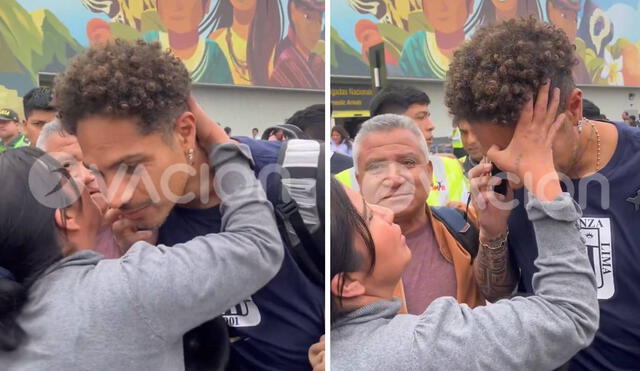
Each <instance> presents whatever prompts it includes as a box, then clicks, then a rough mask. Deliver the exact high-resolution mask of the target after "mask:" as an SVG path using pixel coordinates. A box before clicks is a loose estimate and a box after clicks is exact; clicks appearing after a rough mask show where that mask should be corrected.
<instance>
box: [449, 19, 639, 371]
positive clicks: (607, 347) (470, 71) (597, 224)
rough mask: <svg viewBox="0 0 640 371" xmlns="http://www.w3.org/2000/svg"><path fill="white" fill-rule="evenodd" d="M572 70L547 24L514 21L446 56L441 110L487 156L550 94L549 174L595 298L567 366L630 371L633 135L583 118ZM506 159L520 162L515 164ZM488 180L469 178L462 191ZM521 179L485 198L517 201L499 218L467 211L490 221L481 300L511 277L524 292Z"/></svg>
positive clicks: (533, 252)
mask: <svg viewBox="0 0 640 371" xmlns="http://www.w3.org/2000/svg"><path fill="white" fill-rule="evenodd" d="M576 63H577V61H576V56H575V51H574V47H573V44H572V43H571V41H570V40H569V38H568V37H567V35H566V34H565V33H564V32H563V31H562V30H561V29H560V28H558V27H557V26H554V25H551V24H546V23H541V22H538V21H536V20H534V19H531V18H529V19H527V18H522V19H518V20H510V21H507V22H504V23H501V24H498V25H495V26H490V27H487V28H483V29H480V30H479V31H478V32H477V33H476V34H475V35H474V36H473V37H472V38H471V40H470V41H468V42H467V43H466V44H464V46H463V47H461V48H460V49H459V50H458V51H457V52H456V54H455V57H454V59H453V62H452V64H451V66H450V69H449V72H448V75H447V88H446V104H447V106H448V108H449V110H450V112H451V113H452V114H453V115H454V116H456V117H459V118H460V119H462V120H466V121H467V122H469V124H470V125H471V126H472V130H473V132H474V134H475V135H476V137H477V139H478V141H479V142H480V144H481V146H482V147H483V149H484V151H485V152H486V154H487V157H488V158H489V159H491V158H496V156H499V154H500V153H501V151H502V150H504V149H505V148H508V147H509V146H510V141H511V138H512V137H513V135H514V132H518V130H521V129H519V128H520V127H521V126H520V125H519V123H520V122H524V121H526V120H527V119H528V118H530V116H531V114H532V111H533V109H532V107H533V106H532V103H531V102H532V101H533V100H538V99H545V101H546V100H547V99H548V100H549V101H552V99H551V98H552V97H553V96H555V95H556V94H557V95H558V96H559V109H558V113H559V114H562V115H564V116H563V117H564V119H563V121H562V122H561V124H560V126H559V127H558V132H557V135H556V138H555V140H554V142H553V159H554V164H555V170H556V171H557V172H558V173H559V174H560V176H561V179H563V188H564V189H565V190H566V191H568V192H569V193H571V195H572V196H573V197H574V199H576V201H578V202H579V203H580V206H581V207H582V208H583V217H582V218H581V220H580V222H579V228H580V230H581V233H582V236H583V237H584V239H585V242H586V245H587V253H588V255H589V258H590V260H591V262H592V264H593V267H594V271H595V276H596V281H597V286H598V299H600V329H599V331H598V333H597V334H596V337H595V340H594V341H593V343H592V345H591V346H590V347H588V348H586V349H585V350H583V351H581V352H580V353H578V354H577V355H576V356H575V357H574V358H573V359H572V360H571V363H570V366H571V369H575V370H583V369H590V370H591V369H599V370H604V369H608V370H612V369H617V370H620V369H633V368H636V367H637V365H639V364H640V352H638V349H640V317H638V316H637V310H638V307H639V306H640V287H639V286H638V285H637V282H640V268H638V265H637V260H638V256H640V234H639V233H637V230H636V229H637V226H638V225H640V172H638V171H637V164H638V163H640V132H637V131H634V129H630V128H628V127H626V126H625V125H621V124H614V123H610V122H602V121H596V120H588V119H586V118H584V117H583V114H582V109H583V107H582V106H583V102H582V92H581V91H580V89H577V88H576V86H575V84H574V80H573V77H572V68H573V67H574V66H575V65H576ZM545 84H550V85H551V88H554V89H547V91H549V92H550V93H549V97H547V96H544V97H543V96H537V92H538V91H539V89H540V87H541V86H544V85H545ZM551 92H553V93H551ZM547 119H548V120H554V119H555V117H548V118H547ZM511 161H512V162H513V163H512V164H513V165H514V166H515V167H516V168H517V167H518V166H519V165H520V159H519V158H513V159H511ZM495 181H497V179H496V178H492V179H491V182H489V177H484V179H481V180H480V181H479V180H476V181H472V189H474V192H472V193H473V194H474V195H475V194H477V191H478V190H481V189H482V188H486V187H488V186H489V185H488V184H489V183H491V184H494V183H493V182H495ZM523 182H524V183H526V182H527V179H526V178H525V179H521V180H518V179H511V180H510V182H509V187H508V188H510V189H508V190H507V195H506V197H502V196H501V195H498V194H496V193H493V194H495V195H496V199H498V200H502V201H508V200H511V199H512V198H515V199H516V200H517V201H519V202H518V203H516V204H517V206H516V207H515V209H514V210H512V211H509V210H507V211H505V210H504V208H502V209H501V207H500V206H499V205H497V204H496V203H495V202H489V203H486V204H485V205H484V206H483V207H478V206H477V210H478V214H479V217H480V218H481V219H482V218H486V219H488V220H490V221H491V222H488V223H486V224H485V225H484V227H483V228H482V229H481V231H480V239H481V247H480V251H479V253H478V256H477V258H476V260H475V263H474V266H475V267H474V269H475V273H476V279H477V281H478V284H479V286H480V287H481V289H482V291H483V293H484V294H485V295H486V297H487V298H490V299H491V300H498V299H500V298H502V297H506V296H509V295H511V294H512V292H513V291H514V289H515V287H516V284H517V282H518V277H520V290H521V291H526V292H529V293H531V292H532V290H533V285H532V276H533V274H534V272H536V271H537V268H536V266H535V265H534V261H535V260H536V258H537V256H538V250H537V247H536V244H535V236H534V232H533V229H532V224H531V222H530V221H529V220H528V218H527V214H526V210H525V208H524V206H523V205H524V204H525V203H524V202H523V200H524V198H525V195H524V191H523V190H522V189H521V187H522V184H523ZM519 187H520V188H519ZM475 201H477V200H475ZM558 259H562V257H558ZM518 272H519V273H518ZM553 346H562V344H555V345H553Z"/></svg>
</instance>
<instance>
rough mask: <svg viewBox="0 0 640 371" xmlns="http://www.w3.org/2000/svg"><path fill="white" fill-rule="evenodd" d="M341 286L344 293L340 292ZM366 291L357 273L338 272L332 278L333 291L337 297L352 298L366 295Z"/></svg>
mask: <svg viewBox="0 0 640 371" xmlns="http://www.w3.org/2000/svg"><path fill="white" fill-rule="evenodd" d="M340 286H342V293H340ZM365 291H366V290H365V288H364V285H363V284H362V282H360V281H359V280H358V279H357V277H356V275H355V274H352V273H338V274H336V275H335V276H333V278H331V293H332V294H333V295H335V296H337V297H343V298H345V299H351V298H355V297H358V296H361V295H364V293H365Z"/></svg>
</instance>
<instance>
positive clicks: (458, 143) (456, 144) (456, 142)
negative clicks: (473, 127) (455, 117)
mask: <svg viewBox="0 0 640 371" xmlns="http://www.w3.org/2000/svg"><path fill="white" fill-rule="evenodd" d="M451 147H453V148H464V146H463V145H462V138H461V137H460V129H459V128H455V129H453V134H451Z"/></svg>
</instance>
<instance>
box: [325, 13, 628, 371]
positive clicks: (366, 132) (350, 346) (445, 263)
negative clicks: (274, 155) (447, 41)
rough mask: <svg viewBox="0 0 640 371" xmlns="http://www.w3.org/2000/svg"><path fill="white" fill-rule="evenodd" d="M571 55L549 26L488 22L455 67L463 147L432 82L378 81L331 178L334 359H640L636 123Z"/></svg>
mask: <svg viewBox="0 0 640 371" xmlns="http://www.w3.org/2000/svg"><path fill="white" fill-rule="evenodd" d="M514 40H517V42H514ZM576 63H577V62H576V57H575V49H574V47H573V45H572V43H571V42H570V40H569V39H568V38H567V36H566V34H565V33H564V32H563V31H562V30H561V29H559V28H557V27H555V26H553V25H550V24H547V23H541V22H539V21H536V20H534V19H532V18H529V19H527V18H521V19H517V20H509V21H506V22H503V23H499V24H496V25H492V26H488V27H484V28H482V29H479V30H478V31H477V32H476V33H475V34H474V35H473V36H472V37H471V38H470V40H469V41H467V42H466V43H465V44H464V45H463V46H461V47H460V48H458V50H457V51H456V52H455V54H454V56H453V60H452V63H451V65H450V66H449V70H448V72H447V77H446V81H445V90H446V94H445V105H446V107H447V109H448V111H449V113H450V114H451V116H452V117H453V124H454V126H455V127H456V132H455V134H454V135H453V137H454V139H456V140H457V139H459V141H460V145H454V146H453V147H455V148H454V155H453V156H451V155H443V154H433V153H431V151H430V145H431V138H432V137H433V128H434V124H433V123H432V122H431V121H430V119H429V116H430V115H429V112H430V110H429V108H430V101H429V98H428V97H427V95H426V94H425V93H424V92H421V91H419V90H418V89H415V88H413V87H409V86H399V85H396V86H390V87H386V88H383V89H382V90H380V91H379V92H378V93H376V95H375V96H374V97H373V99H372V101H371V105H370V109H369V110H370V112H371V115H372V117H371V118H370V119H369V120H368V121H366V122H364V123H363V124H362V126H361V128H360V130H359V131H358V132H357V134H356V135H355V138H354V140H353V144H352V147H353V149H352V156H353V164H354V166H353V167H352V168H350V169H347V170H345V171H343V172H341V173H338V174H337V175H336V176H335V178H334V179H332V180H331V246H330V248H331V252H330V254H331V267H330V280H331V281H330V287H331V303H330V304H331V366H332V369H333V370H354V369H357V370H360V369H367V370H389V369H398V370H409V369H412V370H413V369H455V370H476V369H499V370H503V369H504V370H514V369H523V370H529V369H531V370H555V369H561V370H632V369H636V368H637V367H638V365H640V322H639V320H638V317H637V316H636V315H635V314H634V313H635V311H636V308H637V306H638V305H639V304H640V291H638V289H637V287H636V285H635V284H634V282H636V281H637V280H638V279H640V269H638V267H637V264H635V262H637V260H638V258H640V235H638V234H637V233H635V232H634V230H633V228H634V226H636V225H638V222H640V189H638V187H639V184H640V178H639V175H638V172H637V171H635V165H636V164H638V163H639V162H640V158H639V157H638V156H640V154H639V150H640V132H639V131H637V129H635V128H632V127H630V126H633V125H632V123H630V122H629V121H635V118H632V117H630V115H629V118H628V121H626V122H613V121H609V120H608V119H607V118H606V117H605V116H604V115H602V114H601V113H600V110H599V108H598V107H597V105H595V104H594V103H593V102H591V101H589V100H587V99H584V97H583V94H582V91H581V90H580V89H578V88H576V85H575V82H574V76H573V73H572V69H573V67H574V66H575V65H576ZM623 119H625V120H626V117H623ZM439 124H440V123H439ZM336 143H337V142H336ZM454 144H455V143H454ZM456 148H463V149H464V151H463V152H461V151H457V153H455V152H456V151H455V149H456ZM447 164H450V165H447ZM438 168H441V169H442V168H444V169H446V170H445V171H443V172H442V174H443V175H441V176H439V175H438V170H437V169H438ZM454 174H455V175H454ZM460 184H462V185H464V186H458V185H460ZM442 185H444V187H442ZM465 187H466V188H465ZM445 190H446V191H445ZM443 191H444V192H443ZM434 193H435V194H436V196H434V195H433V194H434Z"/></svg>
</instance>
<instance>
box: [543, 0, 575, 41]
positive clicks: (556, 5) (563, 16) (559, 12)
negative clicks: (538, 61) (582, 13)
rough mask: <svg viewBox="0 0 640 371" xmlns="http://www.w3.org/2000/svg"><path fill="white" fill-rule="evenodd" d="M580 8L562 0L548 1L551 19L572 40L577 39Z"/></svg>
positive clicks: (548, 11) (548, 12)
mask: <svg viewBox="0 0 640 371" xmlns="http://www.w3.org/2000/svg"><path fill="white" fill-rule="evenodd" d="M578 10H579V8H574V7H571V6H569V5H565V4H564V3H563V2H562V1H557V0H548V1H547V14H548V16H549V21H550V22H551V23H553V24H555V25H556V26H558V27H560V28H561V29H562V30H563V31H564V32H565V33H566V34H567V36H568V37H569V40H572V41H573V40H575V39H576V35H577V28H578Z"/></svg>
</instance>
